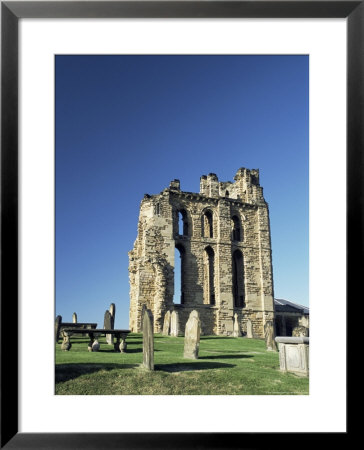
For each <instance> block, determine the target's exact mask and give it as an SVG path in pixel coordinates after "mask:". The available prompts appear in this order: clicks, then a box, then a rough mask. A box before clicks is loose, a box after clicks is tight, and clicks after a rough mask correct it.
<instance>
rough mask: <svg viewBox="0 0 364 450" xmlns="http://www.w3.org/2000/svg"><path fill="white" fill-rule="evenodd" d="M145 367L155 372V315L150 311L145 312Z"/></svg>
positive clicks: (145, 310) (143, 326)
mask: <svg viewBox="0 0 364 450" xmlns="http://www.w3.org/2000/svg"><path fill="white" fill-rule="evenodd" d="M142 320H143V325H142V329H143V367H145V368H146V369H148V370H154V340H153V314H152V313H151V311H150V310H149V309H146V308H144V310H143V317H142Z"/></svg>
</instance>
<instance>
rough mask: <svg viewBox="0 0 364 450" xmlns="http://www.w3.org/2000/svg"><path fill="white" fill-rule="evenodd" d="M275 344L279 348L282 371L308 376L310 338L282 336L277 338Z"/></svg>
mask: <svg viewBox="0 0 364 450" xmlns="http://www.w3.org/2000/svg"><path fill="white" fill-rule="evenodd" d="M275 342H277V343H278V346H279V365H280V370H282V371H283V372H293V373H295V374H296V375H301V376H308V374H309V345H310V338H309V337H306V336H302V337H291V336H280V337H276V338H275Z"/></svg>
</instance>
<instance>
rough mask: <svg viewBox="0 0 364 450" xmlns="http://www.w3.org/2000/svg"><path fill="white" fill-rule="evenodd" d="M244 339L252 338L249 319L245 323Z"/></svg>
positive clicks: (251, 325)
mask: <svg viewBox="0 0 364 450" xmlns="http://www.w3.org/2000/svg"><path fill="white" fill-rule="evenodd" d="M246 337H247V338H249V339H252V338H253V324H252V321H251V320H250V319H248V321H247V323H246Z"/></svg>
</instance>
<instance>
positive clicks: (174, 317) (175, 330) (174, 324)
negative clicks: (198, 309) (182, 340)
mask: <svg viewBox="0 0 364 450" xmlns="http://www.w3.org/2000/svg"><path fill="white" fill-rule="evenodd" d="M178 334H179V317H178V312H177V311H172V314H171V336H175V337H177V336H178Z"/></svg>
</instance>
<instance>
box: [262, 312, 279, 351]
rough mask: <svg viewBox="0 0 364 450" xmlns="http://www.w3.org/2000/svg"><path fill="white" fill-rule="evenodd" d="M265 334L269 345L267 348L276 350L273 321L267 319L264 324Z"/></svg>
mask: <svg viewBox="0 0 364 450" xmlns="http://www.w3.org/2000/svg"><path fill="white" fill-rule="evenodd" d="M264 336H265V343H266V346H267V350H270V351H276V350H277V345H276V342H275V340H274V327H273V321H272V320H267V321H266V322H265V324H264Z"/></svg>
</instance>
